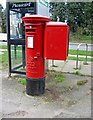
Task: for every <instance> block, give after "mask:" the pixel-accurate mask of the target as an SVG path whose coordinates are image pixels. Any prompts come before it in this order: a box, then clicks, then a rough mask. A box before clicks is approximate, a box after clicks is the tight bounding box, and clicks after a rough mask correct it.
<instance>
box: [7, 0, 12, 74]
mask: <svg viewBox="0 0 93 120" xmlns="http://www.w3.org/2000/svg"><path fill="white" fill-rule="evenodd" d="M6 9H7V10H6V21H7V48H8V62H9V64H8V66H9V70H8V75H9V76H11V45H10V12H9V2H6Z"/></svg>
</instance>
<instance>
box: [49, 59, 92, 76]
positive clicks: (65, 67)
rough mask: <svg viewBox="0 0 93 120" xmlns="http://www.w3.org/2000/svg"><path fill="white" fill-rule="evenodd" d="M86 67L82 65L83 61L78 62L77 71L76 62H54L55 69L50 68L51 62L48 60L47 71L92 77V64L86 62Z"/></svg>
mask: <svg viewBox="0 0 93 120" xmlns="http://www.w3.org/2000/svg"><path fill="white" fill-rule="evenodd" d="M87 63H88V65H84V62H83V61H79V62H78V69H76V61H74V60H67V61H62V60H54V65H55V66H56V67H52V60H49V70H55V71H61V72H65V73H76V72H77V71H78V72H79V73H80V74H83V75H89V76H93V73H92V70H91V67H92V65H93V62H87Z"/></svg>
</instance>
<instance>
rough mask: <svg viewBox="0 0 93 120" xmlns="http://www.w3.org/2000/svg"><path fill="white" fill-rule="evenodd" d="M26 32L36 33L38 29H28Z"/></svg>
mask: <svg viewBox="0 0 93 120" xmlns="http://www.w3.org/2000/svg"><path fill="white" fill-rule="evenodd" d="M26 32H36V29H26Z"/></svg>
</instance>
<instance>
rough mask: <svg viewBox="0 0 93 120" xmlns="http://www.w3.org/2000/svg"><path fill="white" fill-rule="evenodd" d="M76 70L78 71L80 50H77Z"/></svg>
mask: <svg viewBox="0 0 93 120" xmlns="http://www.w3.org/2000/svg"><path fill="white" fill-rule="evenodd" d="M76 69H78V49H77V59H76Z"/></svg>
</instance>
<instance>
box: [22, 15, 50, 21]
mask: <svg viewBox="0 0 93 120" xmlns="http://www.w3.org/2000/svg"><path fill="white" fill-rule="evenodd" d="M22 21H24V22H26V23H28V22H35V23H36V22H49V21H50V18H48V17H46V16H42V15H27V16H24V17H23V18H22Z"/></svg>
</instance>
